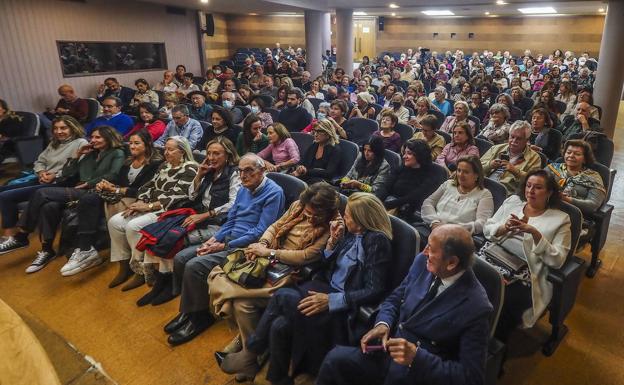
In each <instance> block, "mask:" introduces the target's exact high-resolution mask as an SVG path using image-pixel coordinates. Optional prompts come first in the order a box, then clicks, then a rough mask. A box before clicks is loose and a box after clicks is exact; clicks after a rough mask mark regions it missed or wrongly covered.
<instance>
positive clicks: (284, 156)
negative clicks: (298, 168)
mask: <svg viewBox="0 0 624 385" xmlns="http://www.w3.org/2000/svg"><path fill="white" fill-rule="evenodd" d="M269 155H270V156H271V158H272V159H273V164H281V163H284V162H287V161H289V160H291V159H292V160H294V161H295V163H299V159H301V156H300V155H299V147H297V143H295V141H294V140H293V139H292V138H286V140H283V141H281V142H280V143H279V144H277V145H273V144H272V143H269V145H268V146H267V147H265V148H264V149H263V150H262V151H260V152H259V153H258V156H259V157H261V158H262V159H268V158H269Z"/></svg>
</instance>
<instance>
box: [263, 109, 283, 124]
mask: <svg viewBox="0 0 624 385" xmlns="http://www.w3.org/2000/svg"><path fill="white" fill-rule="evenodd" d="M264 112H268V113H269V114H271V118H273V121H274V122H277V119H278V118H279V111H278V110H276V109H275V108H272V107H265V108H264Z"/></svg>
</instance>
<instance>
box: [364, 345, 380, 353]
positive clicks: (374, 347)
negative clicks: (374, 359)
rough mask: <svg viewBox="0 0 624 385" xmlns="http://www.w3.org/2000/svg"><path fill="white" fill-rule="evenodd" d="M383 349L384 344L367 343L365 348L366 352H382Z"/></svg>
mask: <svg viewBox="0 0 624 385" xmlns="http://www.w3.org/2000/svg"><path fill="white" fill-rule="evenodd" d="M383 350H384V347H383V345H366V347H365V348H364V353H374V352H380V351H383Z"/></svg>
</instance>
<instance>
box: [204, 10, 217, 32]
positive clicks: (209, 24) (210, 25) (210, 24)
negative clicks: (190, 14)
mask: <svg viewBox="0 0 624 385" xmlns="http://www.w3.org/2000/svg"><path fill="white" fill-rule="evenodd" d="M204 16H206V29H205V30H204V32H205V33H206V35H208V36H214V32H215V25H214V18H213V17H212V13H206V14H205V15H204Z"/></svg>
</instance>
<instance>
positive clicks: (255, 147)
mask: <svg viewBox="0 0 624 385" xmlns="http://www.w3.org/2000/svg"><path fill="white" fill-rule="evenodd" d="M268 145H269V138H268V137H267V136H266V135H265V134H262V138H261V139H260V140H259V141H254V142H253V143H251V148H249V149H245V144H244V139H243V133H242V132H241V133H240V134H238V138H237V139H236V152H238V155H239V156H243V155H245V154H246V153H248V152H253V153H254V154H257V153H259V152H260V151H262V150H264V148H265V147H266V146H268Z"/></svg>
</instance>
